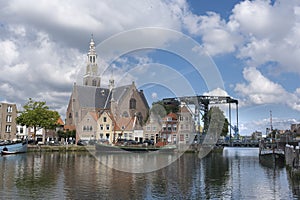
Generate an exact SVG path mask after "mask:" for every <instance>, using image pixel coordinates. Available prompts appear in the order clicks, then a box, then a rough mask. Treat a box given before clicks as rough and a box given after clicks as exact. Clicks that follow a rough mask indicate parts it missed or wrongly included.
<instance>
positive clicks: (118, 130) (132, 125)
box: [77, 109, 143, 143]
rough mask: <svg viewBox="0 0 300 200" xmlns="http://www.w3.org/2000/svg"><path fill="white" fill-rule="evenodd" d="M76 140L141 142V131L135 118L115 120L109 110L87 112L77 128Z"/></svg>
mask: <svg viewBox="0 0 300 200" xmlns="http://www.w3.org/2000/svg"><path fill="white" fill-rule="evenodd" d="M77 129H78V130H79V131H78V134H77V135H78V137H79V138H77V140H79V139H81V140H86V141H88V140H98V141H102V142H104V141H107V142H109V143H115V142H116V141H117V140H119V139H126V140H134V141H137V142H142V141H143V131H142V129H141V126H140V125H139V123H138V120H137V118H136V117H135V118H131V117H120V118H118V119H117V120H116V119H115V118H114V117H113V115H112V113H111V112H110V110H108V109H106V110H102V111H100V112H98V113H96V112H88V114H87V115H85V117H84V118H83V120H81V122H80V123H79V124H78V126H77Z"/></svg>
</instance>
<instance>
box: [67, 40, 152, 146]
mask: <svg viewBox="0 0 300 200" xmlns="http://www.w3.org/2000/svg"><path fill="white" fill-rule="evenodd" d="M148 111H149V106H148V103H147V100H146V98H145V96H144V93H143V91H142V90H141V91H139V90H137V88H136V86H135V84H134V82H132V84H130V85H124V86H120V87H115V86H114V80H113V79H111V80H109V87H108V88H104V87H101V77H100V76H99V74H98V65H97V53H96V50H95V43H94V41H93V38H92V39H91V41H90V49H89V52H88V54H87V66H86V72H85V75H84V76H83V85H77V84H76V83H74V86H73V91H72V94H71V97H70V100H69V104H68V108H67V112H66V126H65V128H66V129H69V130H74V129H76V140H79V139H83V140H91V139H104V140H106V139H107V140H109V141H110V142H113V140H115V139H116V138H117V137H118V136H122V138H124V136H125V135H126V136H127V137H128V138H127V139H133V140H141V139H142V137H143V136H142V135H141V134H137V133H138V132H137V133H135V132H134V130H136V129H140V130H142V125H143V123H144V121H145V120H146V119H147V116H148Z"/></svg>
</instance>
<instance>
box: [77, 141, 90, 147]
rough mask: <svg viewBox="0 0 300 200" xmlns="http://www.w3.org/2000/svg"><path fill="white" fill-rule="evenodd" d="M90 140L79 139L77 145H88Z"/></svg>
mask: <svg viewBox="0 0 300 200" xmlns="http://www.w3.org/2000/svg"><path fill="white" fill-rule="evenodd" d="M87 144H88V142H87V141H86V140H78V142H77V145H78V146H86V145H87Z"/></svg>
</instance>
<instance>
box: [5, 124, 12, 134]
mask: <svg viewBox="0 0 300 200" xmlns="http://www.w3.org/2000/svg"><path fill="white" fill-rule="evenodd" d="M5 132H6V133H10V132H11V125H6V127H5Z"/></svg>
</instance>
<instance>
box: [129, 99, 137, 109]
mask: <svg viewBox="0 0 300 200" xmlns="http://www.w3.org/2000/svg"><path fill="white" fill-rule="evenodd" d="M129 109H136V100H135V99H134V98H131V99H130V101H129Z"/></svg>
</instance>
